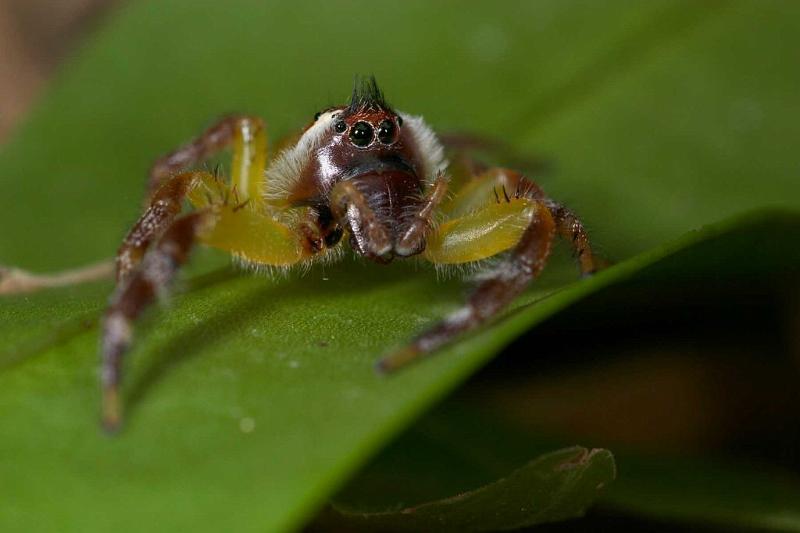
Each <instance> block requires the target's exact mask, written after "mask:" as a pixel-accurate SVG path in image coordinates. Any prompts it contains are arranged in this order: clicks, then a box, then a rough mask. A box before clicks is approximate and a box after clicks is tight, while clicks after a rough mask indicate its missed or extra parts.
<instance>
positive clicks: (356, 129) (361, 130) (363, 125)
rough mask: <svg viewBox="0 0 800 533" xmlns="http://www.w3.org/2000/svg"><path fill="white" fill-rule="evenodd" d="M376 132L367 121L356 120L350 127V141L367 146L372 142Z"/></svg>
mask: <svg viewBox="0 0 800 533" xmlns="http://www.w3.org/2000/svg"><path fill="white" fill-rule="evenodd" d="M374 134H375V132H374V131H373V129H372V126H370V125H369V124H368V123H367V122H356V123H355V125H354V126H353V127H352V128H350V141H351V142H352V143H353V144H355V145H356V146H362V147H363V146H367V145H368V144H369V143H371V142H372V137H373V135H374Z"/></svg>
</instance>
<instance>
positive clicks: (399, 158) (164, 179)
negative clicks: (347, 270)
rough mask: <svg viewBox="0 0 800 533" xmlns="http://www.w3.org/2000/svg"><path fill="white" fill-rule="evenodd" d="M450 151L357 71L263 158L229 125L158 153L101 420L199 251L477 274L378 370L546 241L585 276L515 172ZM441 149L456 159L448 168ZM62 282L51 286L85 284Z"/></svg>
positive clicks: (573, 222) (109, 416)
mask: <svg viewBox="0 0 800 533" xmlns="http://www.w3.org/2000/svg"><path fill="white" fill-rule="evenodd" d="M452 148H453V149H451V150H448V151H446V147H445V146H444V145H443V144H442V142H441V141H440V140H439V137H437V135H436V134H435V133H434V132H433V130H432V129H431V128H430V127H429V126H428V125H427V124H426V123H425V122H424V121H423V119H422V118H421V117H418V116H413V115H407V114H405V113H400V112H398V111H395V110H394V109H393V108H392V107H390V106H389V104H388V103H387V102H386V101H385V99H384V97H383V94H382V92H381V91H380V89H379V88H378V85H377V84H376V82H375V79H374V78H370V79H367V80H360V81H357V83H356V86H355V88H354V90H353V94H352V97H351V99H350V102H349V104H347V105H343V106H338V107H332V108H329V109H325V110H324V111H321V112H320V113H317V115H316V116H315V117H314V120H313V122H312V123H311V124H309V125H308V126H307V127H306V128H305V129H304V130H303V131H302V132H301V133H300V134H299V135H297V136H295V137H294V140H293V142H291V143H288V144H287V147H286V148H284V149H283V150H282V151H280V152H279V153H278V154H277V155H276V156H275V157H274V158H271V159H270V158H269V157H268V156H267V140H266V131H265V124H264V121H262V120H261V119H260V118H257V117H252V116H229V117H226V118H223V119H222V120H220V121H219V122H218V123H216V124H215V125H213V126H212V127H211V128H209V129H208V130H206V131H205V132H204V133H202V134H201V135H200V136H198V137H197V138H196V139H194V140H193V141H191V142H189V143H188V144H186V145H184V146H182V147H180V148H178V149H177V150H175V151H174V152H172V153H170V154H167V155H166V156H164V157H162V158H160V159H158V160H157V161H156V163H155V164H154V165H153V167H152V169H151V171H150V180H149V193H148V196H147V201H146V205H145V208H144V212H143V214H142V216H141V218H140V219H139V220H138V221H137V222H136V224H135V225H134V227H133V228H132V229H131V230H130V232H129V233H128V235H127V236H126V237H125V239H124V240H123V243H122V246H121V247H120V249H119V251H118V253H117V257H116V278H117V287H116V290H115V291H114V294H113V295H112V297H111V302H110V304H109V306H108V310H107V311H106V313H105V315H104V318H103V328H102V342H101V352H102V353H101V355H102V376H101V380H102V388H103V424H104V425H105V427H106V428H108V429H110V430H113V429H115V428H117V427H118V426H119V424H120V422H121V413H122V408H121V407H122V406H121V402H120V399H119V386H120V380H121V372H122V360H123V355H124V354H125V352H126V351H127V349H128V347H129V346H130V344H131V341H132V338H133V324H134V322H135V320H136V319H137V317H138V316H139V315H140V314H141V312H142V311H143V310H144V309H145V308H146V307H147V306H148V305H150V304H151V303H152V302H153V301H154V300H155V299H156V298H158V297H159V295H161V294H163V293H165V292H166V291H167V290H168V287H169V284H170V282H171V281H172V279H173V278H174V276H175V274H176V272H177V271H178V269H179V268H180V266H181V265H183V264H184V263H185V262H186V261H187V259H188V258H189V253H190V251H191V249H192V247H193V246H194V245H195V244H197V243H201V244H205V245H207V246H212V247H215V248H219V249H222V250H225V251H227V252H229V253H230V254H232V255H233V256H234V257H235V258H236V259H237V260H238V261H239V262H240V263H242V264H244V265H248V266H253V267H256V268H261V267H269V268H291V267H294V266H298V265H308V264H310V263H313V262H315V261H321V260H327V261H330V260H336V259H338V258H340V257H341V256H342V255H343V252H344V251H345V250H346V249H347V248H349V249H351V250H352V251H353V252H355V253H356V254H358V255H361V256H364V257H366V258H368V259H370V260H372V261H375V262H376V263H380V264H388V263H391V262H392V261H394V260H396V259H404V258H408V257H413V256H416V257H419V258H421V259H423V260H426V261H428V262H430V263H433V264H435V265H468V266H471V267H473V268H470V269H468V270H470V271H476V270H482V271H481V272H480V276H478V278H477V279H479V282H478V284H477V286H476V287H475V288H474V289H473V291H472V293H471V294H470V296H469V297H468V299H467V301H466V303H465V304H464V305H463V306H462V307H461V308H460V309H458V310H457V311H455V312H454V313H452V314H451V315H449V316H447V317H445V318H444V319H443V320H442V321H441V322H439V323H438V324H435V325H433V326H432V327H430V328H429V329H428V330H426V331H424V332H422V333H421V334H419V335H418V336H417V337H416V338H415V339H413V340H412V341H411V342H410V343H409V344H408V345H406V346H405V347H403V348H401V349H399V350H397V351H395V352H393V353H390V354H388V355H386V356H385V357H384V358H382V359H380V360H379V361H378V364H377V368H378V369H379V370H380V371H382V372H391V371H394V370H397V369H398V368H400V367H402V366H404V365H406V364H408V363H410V362H412V361H415V360H417V359H420V358H421V357H423V356H426V355H429V354H431V353H433V352H434V351H435V350H436V349H437V348H439V347H440V346H442V345H444V344H446V343H448V342H450V341H452V340H453V339H454V338H456V337H457V336H458V335H460V334H462V333H464V332H466V331H469V330H471V329H474V328H476V327H477V326H479V325H480V324H482V323H484V322H486V321H487V320H489V319H491V318H492V317H494V316H495V315H497V314H498V313H499V312H500V311H501V310H502V309H503V308H505V307H506V306H507V305H508V303H509V302H510V301H511V300H512V299H514V298H515V297H516V296H517V295H519V294H520V293H521V292H522V291H523V290H524V289H525V287H526V286H527V285H528V284H529V283H530V282H531V280H533V279H534V278H535V277H536V276H537V275H538V274H539V272H541V270H542V268H544V266H545V263H546V261H547V258H548V256H549V254H550V249H551V246H552V244H553V240H554V238H555V236H556V235H558V236H561V237H563V238H564V239H566V240H567V241H568V242H569V244H570V245H571V246H572V248H573V250H574V253H575V256H576V258H577V261H578V265H579V268H580V271H581V273H582V274H590V273H592V272H594V271H595V270H596V268H597V261H596V259H595V257H594V256H593V254H592V251H591V248H590V246H589V241H588V238H587V236H586V232H585V231H584V229H583V226H582V224H581V223H580V222H579V221H578V219H577V218H576V217H575V216H574V215H573V214H572V213H571V212H570V211H569V210H568V209H566V208H565V207H563V206H562V205H560V204H558V203H557V202H555V201H553V200H551V199H550V198H548V197H547V196H546V195H545V194H544V192H543V191H542V190H541V189H540V188H539V187H538V186H537V185H536V184H535V183H534V182H533V181H531V180H530V179H529V178H528V177H526V176H524V175H522V174H521V173H519V172H517V171H514V170H510V169H507V168H492V167H489V168H487V167H484V166H482V165H479V164H475V162H474V161H472V160H470V155H469V153H466V152H465V151H464V150H459V149H458V147H457V146H455V147H452ZM223 149H231V151H232V161H231V169H230V172H229V174H230V178H224V177H222V176H221V175H220V174H219V173H209V172H206V171H203V170H196V168H197V167H199V166H200V165H202V164H203V163H204V162H205V161H206V160H207V159H208V158H210V157H212V156H214V155H216V154H217V153H218V152H219V151H221V150H223ZM446 156H451V157H454V158H455V159H457V160H458V161H459V162H462V163H463V162H467V164H459V165H453V166H452V168H449V165H448V161H447V159H446ZM187 203H188V204H189V205H191V209H188V210H187V209H186V208H185V207H184V206H185V205H187ZM490 258H494V260H493V261H490V262H487V261H486V260H487V259H490ZM92 268H94V269H97V268H98V267H97V265H94V266H93V267H92ZM92 272H94V271H92ZM103 273H105V271H102V269H101V274H103ZM0 274H2V271H0ZM69 274H70V275H71V276H72V277H67V278H66V281H64V283H69V282H70V281H76V282H77V281H84V280H85V279H88V278H91V277H92V276H91V275H88V274H87V275H84V276H82V277H81V276H80V272H79V273H78V274H79V275H78V277H77V278H76V277H75V275H76V273H75V272H71V273H69ZM14 275H16V277H15V276H14ZM26 276H27V277H26ZM54 280H56V281H58V280H61V278H58V276H55V277H54V276H49V277H47V278H41V279H40V280H39V281H40V282H41V283H40V286H50V285H53V284H58V283H56V282H54ZM4 284H5V287H6V292H10V291H12V290H30V289H32V288H36V287H37V278H36V277H35V276H31V275H28V274H26V273H23V272H21V271H6V277H5V279H3V278H0V292H2V290H3V287H4Z"/></svg>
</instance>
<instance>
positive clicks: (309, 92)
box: [0, 0, 800, 531]
mask: <svg viewBox="0 0 800 533" xmlns="http://www.w3.org/2000/svg"><path fill="white" fill-rule="evenodd" d="M798 11H800V7H798V6H796V5H795V4H791V3H781V2H759V3H752V2H703V3H697V2H690V1H687V2H678V3H676V2H667V1H663V2H662V1H654V2H646V3H640V2H633V1H630V2H615V3H611V4H607V3H603V4H600V3H595V2H576V3H573V4H570V3H567V2H562V1H560V0H552V1H548V2H539V3H532V2H524V1H520V2H517V3H515V4H513V5H508V6H504V7H503V9H502V10H500V9H495V8H494V7H493V6H491V5H487V4H483V3H480V4H479V3H476V4H474V5H469V6H468V8H466V7H465V6H464V4H463V3H462V2H456V1H452V2H436V3H431V2H424V1H409V2H403V3H402V4H396V5H395V4H389V3H386V4H376V3H370V4H369V8H368V9H367V8H365V4H363V3H360V2H355V1H352V2H350V1H346V2H337V3H335V4H334V3H314V4H301V3H292V4H289V3H276V2H264V1H257V2H256V1H254V0H235V1H230V2H224V3H222V2H194V3H187V2H179V1H167V2H155V1H151V2H136V3H129V4H127V5H125V6H123V7H121V8H119V10H118V13H116V14H115V15H114V16H113V17H112V18H111V19H110V20H108V21H107V23H106V24H105V25H104V26H103V27H102V28H101V29H100V30H99V31H98V32H97V33H96V34H95V35H94V37H93V38H92V40H91V41H90V42H88V43H87V44H86V46H84V47H83V49H82V50H81V52H80V54H78V55H77V56H76V57H75V58H74V59H73V60H72V61H71V62H69V63H68V64H67V65H66V66H65V69H64V71H63V72H62V73H61V75H60V76H59V79H58V80H57V83H56V84H55V85H54V86H53V87H52V88H51V89H50V91H49V93H48V94H47V95H46V97H45V98H44V99H43V100H42V102H41V104H40V105H39V107H38V108H37V109H36V110H35V112H34V113H33V115H32V116H31V117H30V119H29V121H28V122H27V123H26V124H25V125H23V127H22V128H21V129H20V130H19V131H18V133H17V135H16V136H15V137H14V138H13V139H12V140H11V141H10V142H9V143H8V145H7V146H6V147H5V148H4V150H3V152H2V154H0V190H2V194H0V227H2V228H3V230H2V235H1V236H0V263H2V264H13V265H18V266H21V267H25V268H31V269H34V270H36V269H38V270H53V269H57V268H64V267H69V266H75V265H78V264H81V263H84V262H88V261H94V260H97V259H101V258H104V257H108V256H110V255H111V254H112V253H113V251H114V250H115V249H116V247H117V245H118V243H119V240H120V238H121V237H122V235H123V234H124V232H125V230H126V229H127V227H128V226H129V225H130V224H131V223H132V222H133V221H134V220H135V218H136V216H137V214H138V211H139V207H140V202H141V194H142V191H143V189H144V185H143V184H144V173H145V170H146V168H147V166H148V164H149V163H150V162H151V161H152V159H153V158H154V156H156V155H158V154H160V153H163V152H164V151H166V150H168V149H170V148H172V147H174V146H175V145H176V144H178V143H180V142H182V141H184V140H185V139H187V138H188V137H190V136H191V135H193V134H194V133H196V132H197V131H198V129H199V128H200V127H201V126H202V125H203V124H205V123H207V121H208V120H210V119H211V118H212V117H214V116H217V115H219V114H221V113H224V112H229V111H236V110H242V111H251V112H255V113H259V114H261V115H264V116H265V117H266V118H267V121H268V124H269V129H270V131H271V132H273V133H275V134H277V135H280V134H283V133H286V132H289V131H291V130H292V129H293V128H296V127H298V126H301V125H302V124H304V123H305V122H306V121H307V120H309V118H310V117H311V116H312V115H313V113H314V112H315V111H316V110H318V109H319V108H323V107H325V106H327V105H329V104H331V103H334V102H337V101H341V100H342V99H344V98H346V96H347V95H348V93H349V86H350V83H351V80H352V76H353V74H356V73H370V72H374V73H375V74H376V75H377V77H378V79H379V80H380V81H381V83H382V85H383V87H384V90H385V91H386V93H387V95H388V97H389V98H390V100H391V101H392V102H393V103H395V104H396V105H397V106H398V107H399V108H400V109H403V110H407V111H409V112H412V113H421V114H424V115H425V116H426V117H427V118H428V120H429V121H430V122H431V123H432V124H433V125H434V127H436V128H437V129H439V130H447V129H462V130H464V129H466V130H469V131H471V132H478V133H482V134H488V135H494V136H496V137H499V138H501V139H503V140H506V141H508V142H510V143H512V144H513V145H515V146H516V147H517V148H518V149H520V150H523V151H531V152H535V153H544V154H545V155H547V156H549V157H550V158H552V159H553V160H554V161H556V163H557V165H558V172H557V173H556V174H555V175H553V176H549V177H545V178H543V181H544V185H545V188H546V189H547V190H548V192H550V193H551V194H552V195H553V196H554V197H556V198H558V199H560V200H563V201H565V202H566V203H567V204H568V205H570V206H571V207H574V208H575V210H576V211H577V212H579V213H580V214H581V215H582V216H583V217H584V218H585V219H586V221H587V224H588V226H589V227H590V229H591V230H592V234H593V236H594V238H595V240H596V241H597V242H598V243H599V244H600V246H601V249H603V250H604V251H605V252H606V254H607V255H609V256H610V257H612V258H614V259H618V260H621V261H620V264H619V265H618V266H616V267H614V268H612V269H610V270H609V271H607V272H604V273H601V274H600V275H598V276H596V277H595V278H593V279H590V280H583V281H580V282H575V281H574V279H575V277H574V269H573V267H572V265H570V264H569V261H567V260H565V258H564V257H563V253H562V254H561V257H560V258H556V259H554V261H553V262H552V263H551V265H550V266H549V267H548V270H547V273H546V274H545V276H544V278H543V279H542V280H541V281H540V282H538V283H536V284H535V285H534V286H533V287H532V289H531V290H530V291H529V292H528V293H526V294H525V296H523V297H522V298H520V299H519V301H517V302H516V303H515V308H516V309H519V311H518V312H511V313H510V314H509V316H508V317H507V318H506V319H505V320H503V321H500V322H498V323H497V324H496V325H495V326H494V327H491V328H487V329H486V330H484V331H482V332H480V333H479V334H476V335H473V336H471V337H470V338H468V339H465V340H464V341H463V342H461V343H459V344H457V345H455V346H453V347H452V348H450V349H448V350H443V351H442V353H441V354H440V355H439V356H437V357H435V358H432V359H431V360H430V361H427V362H426V363H425V364H423V365H419V366H418V367H417V368H414V369H411V370H409V371H408V372H405V373H403V374H401V375H399V376H397V377H392V378H391V379H382V378H379V377H377V376H376V375H375V374H374V373H373V371H372V363H373V361H374V360H375V359H376V358H377V357H378V356H379V355H380V354H382V353H384V352H385V351H386V350H387V349H388V348H390V347H392V346H397V345H399V344H401V343H402V342H404V341H405V340H406V339H408V338H409V337H410V336H411V335H413V333H415V332H417V331H419V330H420V329H421V328H422V327H424V326H425V325H427V324H430V323H432V322H433V321H434V320H436V319H438V318H440V317H441V316H443V315H444V314H445V313H447V312H448V311H450V310H452V309H454V308H455V306H457V305H458V302H459V301H460V300H461V298H462V290H463V289H462V286H461V284H460V283H459V282H458V280H447V281H440V280H437V279H436V276H435V275H434V274H433V273H432V272H430V271H429V270H425V269H418V268H416V266H415V265H413V264H393V265H392V266H391V267H390V268H381V267H379V266H376V265H365V264H362V263H357V262H346V263H343V264H341V265H337V266H333V267H327V268H319V269H315V270H312V272H310V273H309V274H308V275H306V276H305V277H299V276H297V277H295V276H292V277H290V278H289V279H288V280H268V279H266V280H265V279H262V278H256V277H248V276H234V275H232V274H231V273H230V272H229V271H223V272H222V274H220V275H218V276H216V277H214V276H213V275H212V276H211V277H210V278H209V277H207V278H203V279H202V280H198V281H191V282H190V283H189V284H188V286H186V287H185V288H184V290H183V292H179V294H177V295H176V296H175V297H174V298H173V299H172V301H171V302H170V303H169V305H167V306H164V308H162V309H160V310H159V309H157V310H154V312H153V313H151V314H150V315H149V316H148V318H147V319H146V320H145V321H144V322H143V323H142V324H141V325H140V327H138V328H137V344H136V347H135V349H134V350H133V351H132V352H131V354H130V358H129V363H130V364H129V365H128V367H127V370H128V373H127V380H126V387H125V391H124V392H125V401H126V403H127V404H128V405H129V407H130V410H129V413H128V414H129V420H128V422H129V425H128V426H127V428H126V430H125V431H124V432H123V433H122V434H121V435H120V436H119V437H118V438H114V439H110V438H107V437H105V436H104V435H102V434H101V433H100V432H99V431H98V428H97V423H96V416H95V414H96V410H97V406H98V401H99V397H98V391H97V383H96V375H95V370H96V365H97V355H96V349H97V331H96V328H94V327H93V325H92V324H93V321H94V320H95V319H96V317H97V316H98V315H99V313H100V312H101V310H102V307H103V305H104V303H105V299H106V297H107V296H106V295H107V294H108V293H109V292H110V290H111V287H110V285H108V284H102V283H101V284H97V285H94V286H88V287H80V288H68V289H59V290H55V291H49V292H47V293H44V294H39V295H32V296H25V297H14V298H4V299H2V300H0V367H2V368H0V435H2V437H0V479H2V480H3V482H2V483H0V529H2V530H37V531H47V530H58V531H64V530H76V531H93V530H104V531H105V530H109V529H111V528H114V529H115V530H117V531H125V530H141V529H142V528H145V527H147V528H150V529H154V528H157V529H164V530H175V529H188V528H190V527H191V528H192V529H194V530H203V529H207V530H219V529H222V528H225V529H230V530H236V531H246V530H286V529H290V528H293V527H297V526H299V525H300V524H302V523H303V522H304V521H306V520H307V519H308V518H309V515H310V513H312V512H313V511H314V510H315V509H317V508H319V507H320V506H321V505H322V504H323V502H324V501H325V500H326V498H327V497H328V496H329V495H330V494H331V493H332V492H333V491H334V490H335V489H336V488H337V487H339V486H340V485H341V484H342V483H343V482H344V481H345V480H346V479H347V478H348V477H349V476H350V475H351V474H352V472H353V471H354V470H355V469H356V468H357V467H358V466H360V465H362V464H363V463H364V462H365V461H366V460H367V458H368V457H369V456H370V455H371V454H373V453H375V452H376V451H377V450H378V449H380V448H381V447H382V446H383V445H384V444H385V443H386V442H388V441H389V440H390V439H391V438H393V437H394V436H395V435H397V434H398V433H399V432H400V431H401V430H402V429H403V428H404V427H406V426H407V425H408V424H409V423H410V422H411V421H412V420H414V418H415V417H417V416H418V415H419V414H420V413H421V412H423V411H424V410H425V409H426V408H428V407H429V406H431V405H432V404H433V403H435V402H436V401H437V400H438V399H439V398H441V397H442V396H443V395H445V394H446V393H448V392H449V391H451V390H453V389H454V388H455V387H456V386H458V384H459V383H461V382H462V381H463V380H464V379H465V378H466V377H467V376H469V375H470V374H472V373H473V372H475V371H476V370H477V369H478V368H479V367H480V366H481V365H482V364H484V363H485V362H486V361H487V360H488V359H489V358H490V357H492V356H493V355H494V354H496V353H497V352H498V351H500V350H501V349H502V347H503V346H505V345H506V344H507V343H508V342H510V341H511V340H512V339H513V338H514V337H515V336H516V335H518V334H519V333H520V332H522V331H525V330H527V329H529V328H530V327H532V326H533V325H535V324H536V323H538V322H540V321H542V320H544V319H545V318H547V317H548V316H551V315H552V314H553V313H556V312H558V311H560V310H561V309H563V308H564V307H566V306H569V305H571V304H573V303H575V302H578V301H579V300H580V299H581V298H583V297H585V296H587V295H589V294H591V293H593V292H596V291H598V290H602V289H604V288H607V287H609V286H613V285H614V284H615V283H617V282H619V281H621V280H624V279H628V278H630V277H631V276H635V275H637V274H638V273H639V272H640V271H641V270H642V269H644V268H647V267H649V266H652V265H654V266H653V269H652V270H651V269H648V271H647V272H649V274H647V273H646V274H645V275H660V276H668V277H673V276H674V277H675V278H676V279H679V278H680V277H681V276H683V277H691V276H699V275H701V274H703V273H704V274H705V275H708V274H709V273H710V272H713V273H717V272H726V273H727V274H728V275H731V276H738V275H742V274H748V273H750V274H755V275H769V274H770V273H772V272H775V271H776V269H784V270H786V269H788V268H789V267H793V266H794V265H796V264H797V257H796V254H797V253H798V251H797V249H796V247H792V246H786V245H785V243H791V242H796V241H797V237H798V233H799V232H800V229H799V228H800V221H798V215H797V214H796V211H792V210H787V211H779V212H770V213H767V212H761V213H760V214H756V215H752V216H749V217H744V218H738V219H732V220H730V221H729V222H726V223H724V224H722V225H717V226H711V227H708V228H705V229H704V230H703V231H701V232H698V233H695V234H693V235H689V236H688V237H686V238H684V239H682V240H679V241H674V243H673V244H671V245H666V246H663V247H659V246H660V245H662V243H663V242H665V241H666V240H668V239H673V238H675V237H677V236H679V235H681V234H683V233H685V232H687V231H689V230H692V229H694V228H698V227H701V226H703V225H704V224H708V223H710V222H713V221H715V220H718V219H721V218H722V217H725V216H728V215H732V214H734V213H738V212H740V211H744V210H749V209H751V208H754V207H758V206H762V205H768V204H769V205H773V204H780V205H785V206H788V207H789V208H797V206H798V205H800V194H798V192H800V185H799V184H798V180H797V163H796V150H795V148H794V146H793V144H792V143H791V142H789V140H790V139H796V138H798V137H800V120H798V118H800V109H798V103H797V98H796V95H797V93H798V87H800V70H798V69H796V68H792V67H793V65H794V60H795V56H796V50H797V45H798V42H797V41H798V39H800V18H798V16H797V15H798ZM754 21H755V22H757V24H756V23H755V22H754ZM354 32H357V33H354ZM776 236H777V237H776ZM792 239H794V241H792ZM657 247H659V248H657ZM645 250H650V251H649V252H646V253H644V254H643V255H639V256H635V257H634V255H635V254H637V253H639V252H642V251H645ZM562 252H563V250H562ZM671 254H676V256H673V255H671ZM677 256H680V257H681V259H680V260H677V261H676V262H673V263H671V264H669V265H670V266H669V267H668V268H665V269H663V270H661V271H660V274H659V271H658V268H657V266H658V265H659V264H661V263H659V261H660V260H661V259H663V258H665V257H677ZM626 258H627V260H625V259H626ZM630 258H632V259H630ZM196 259H197V261H196V265H197V266H196V267H195V268H196V270H195V271H194V272H207V271H214V269H215V268H218V267H219V266H220V265H223V264H225V263H226V259H225V258H222V257H221V256H219V255H218V254H213V253H203V252H201V253H200V254H199V255H198V256H197V257H196ZM530 304H533V305H530Z"/></svg>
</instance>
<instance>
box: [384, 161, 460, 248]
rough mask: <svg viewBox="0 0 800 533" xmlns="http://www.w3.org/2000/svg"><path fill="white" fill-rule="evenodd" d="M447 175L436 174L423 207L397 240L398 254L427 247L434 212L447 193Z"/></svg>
mask: <svg viewBox="0 0 800 533" xmlns="http://www.w3.org/2000/svg"><path fill="white" fill-rule="evenodd" d="M447 182H448V178H447V175H446V174H444V173H443V172H442V173H440V174H439V175H437V176H436V181H434V183H433V186H432V187H431V190H430V191H429V192H428V194H427V195H426V196H425V200H424V201H423V203H422V207H421V208H420V209H419V211H417V212H416V213H414V215H413V217H412V218H411V221H410V223H409V224H408V227H407V228H406V230H405V231H404V232H403V233H402V234H401V236H400V239H399V240H398V241H397V245H396V246H395V250H396V251H397V255H399V256H402V257H408V256H411V255H416V254H418V253H420V252H421V251H422V250H424V249H425V240H426V239H427V237H428V234H429V232H430V229H431V227H432V224H433V214H434V211H435V210H436V208H437V207H438V206H439V204H440V203H441V201H442V200H443V199H444V195H445V194H446V193H447Z"/></svg>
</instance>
